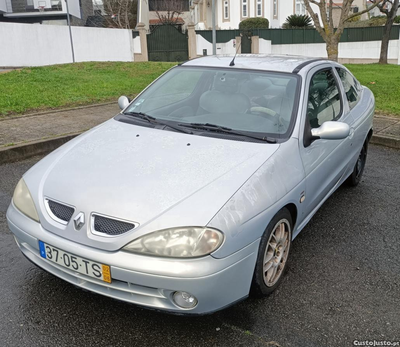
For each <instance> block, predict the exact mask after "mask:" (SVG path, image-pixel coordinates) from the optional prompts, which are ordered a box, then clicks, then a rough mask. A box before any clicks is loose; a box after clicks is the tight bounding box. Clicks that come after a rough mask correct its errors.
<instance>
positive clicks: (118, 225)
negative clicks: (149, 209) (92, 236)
mask: <svg viewBox="0 0 400 347" xmlns="http://www.w3.org/2000/svg"><path fill="white" fill-rule="evenodd" d="M93 219H94V221H93V227H94V231H97V232H99V233H104V234H107V235H111V236H116V235H121V234H123V233H126V232H127V231H129V230H132V229H133V228H134V227H135V224H133V223H127V222H122V221H120V220H116V219H111V218H107V217H103V216H99V215H93Z"/></svg>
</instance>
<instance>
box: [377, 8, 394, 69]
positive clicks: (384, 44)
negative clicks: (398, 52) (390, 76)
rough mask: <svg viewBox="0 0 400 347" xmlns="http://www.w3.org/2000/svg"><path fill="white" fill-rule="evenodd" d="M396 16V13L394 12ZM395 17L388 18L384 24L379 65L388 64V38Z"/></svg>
mask: <svg viewBox="0 0 400 347" xmlns="http://www.w3.org/2000/svg"><path fill="white" fill-rule="evenodd" d="M395 14H396V12H395ZM395 18H396V17H395V16H390V15H389V16H388V17H387V20H386V24H385V28H384V29H383V36H382V42H381V55H380V56H379V64H387V63H388V61H387V60H388V57H387V56H388V50H389V38H390V31H391V30H392V26H393V22H394V19H395Z"/></svg>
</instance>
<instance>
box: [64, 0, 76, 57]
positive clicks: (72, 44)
mask: <svg viewBox="0 0 400 347" xmlns="http://www.w3.org/2000/svg"><path fill="white" fill-rule="evenodd" d="M65 3H66V4H67V22H68V28H69V40H70V41H71V52H72V62H73V63H75V53H74V43H73V41H72V31H71V20H70V18H69V7H68V0H65Z"/></svg>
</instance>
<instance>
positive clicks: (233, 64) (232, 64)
mask: <svg viewBox="0 0 400 347" xmlns="http://www.w3.org/2000/svg"><path fill="white" fill-rule="evenodd" d="M241 45H242V38H240V43H239V45H238V48H237V50H236V53H235V56H234V57H233V59H232V61H231V62H230V64H229V66H235V58H236V55H237V54H238V52H239V48H240V46H241Z"/></svg>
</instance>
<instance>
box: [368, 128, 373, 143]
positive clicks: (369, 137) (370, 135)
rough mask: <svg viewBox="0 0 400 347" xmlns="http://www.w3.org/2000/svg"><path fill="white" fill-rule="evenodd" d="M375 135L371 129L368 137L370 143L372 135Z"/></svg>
mask: <svg viewBox="0 0 400 347" xmlns="http://www.w3.org/2000/svg"><path fill="white" fill-rule="evenodd" d="M373 133H374V130H373V129H372V128H371V129H369V132H368V135H367V140H368V142H369V141H370V140H371V137H372V134H373Z"/></svg>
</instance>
